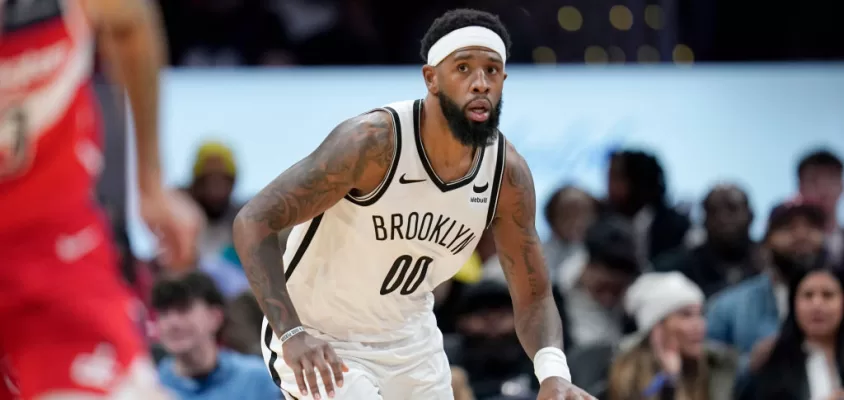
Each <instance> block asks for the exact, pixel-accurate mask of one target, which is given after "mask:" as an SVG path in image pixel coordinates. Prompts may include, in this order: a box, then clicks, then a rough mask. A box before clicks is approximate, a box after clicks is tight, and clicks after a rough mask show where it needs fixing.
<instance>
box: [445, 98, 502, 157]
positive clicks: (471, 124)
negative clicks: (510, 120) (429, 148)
mask: <svg viewBox="0 0 844 400" xmlns="http://www.w3.org/2000/svg"><path fill="white" fill-rule="evenodd" d="M437 98H438V99H439V100H440V109H441V110H442V113H443V116H444V117H445V120H446V122H448V127H449V129H451V133H452V134H453V135H454V137H455V138H457V140H458V141H459V142H460V143H462V144H463V145H466V146H472V147H486V146H488V145H490V144H492V141H493V140H495V137H496V135H498V119H499V118H500V117H501V105H502V103H503V101H501V100H498V104H497V105H496V106H495V107H494V108H493V109H492V110H490V112H489V119H487V120H486V121H484V122H475V121H472V120H470V119H469V118H467V117H466V111H467V110H466V109H465V108H460V106H459V105H457V103H455V102H454V101H452V100H451V99H450V98H449V97H448V96H446V95H445V93H443V92H440V93H439V94H437Z"/></svg>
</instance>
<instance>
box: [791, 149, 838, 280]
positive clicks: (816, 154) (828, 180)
mask: <svg viewBox="0 0 844 400" xmlns="http://www.w3.org/2000/svg"><path fill="white" fill-rule="evenodd" d="M842 172H844V164H842V163H841V159H839V158H838V157H836V156H835V154H832V152H830V151H828V150H817V151H813V152H811V153H809V154H808V155H806V156H805V157H803V159H802V160H801V161H800V163H799V164H798V166H797V179H798V181H799V184H800V194H801V195H802V196H803V197H805V198H806V200H807V201H809V202H812V203H815V204H817V205H818V206H819V207H820V208H821V209H822V210H823V211H824V213H826V226H825V229H826V234H827V237H826V245H827V251H828V252H829V257H830V262H832V263H834V264H836V265H842V264H844V229H843V228H842V227H841V226H839V225H838V201H839V200H840V199H841V191H842Z"/></svg>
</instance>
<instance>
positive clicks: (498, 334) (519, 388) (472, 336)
mask: <svg viewBox="0 0 844 400" xmlns="http://www.w3.org/2000/svg"><path fill="white" fill-rule="evenodd" d="M457 315H458V317H457V332H458V334H457V335H449V337H448V338H446V340H445V345H444V347H445V350H446V354H447V355H448V359H449V361H450V362H451V364H452V365H453V366H456V367H460V368H462V369H463V370H464V371H465V372H466V374H467V376H468V379H469V386H470V387H471V388H472V391H473V392H474V393H475V396H477V397H478V398H479V399H487V398H493V397H497V396H503V395H506V396H524V395H533V398H536V394H535V393H534V392H533V389H532V388H531V384H532V383H533V381H535V380H536V378H535V377H534V374H533V365H532V364H531V361H530V359H529V358H528V357H525V352H524V350H523V349H522V346H521V344H520V343H519V338H518V337H517V336H516V323H515V318H514V316H513V305H512V302H511V299H510V293H509V291H508V290H507V286H506V285H503V284H501V283H498V282H495V281H481V282H480V283H478V284H475V285H473V286H469V287H467V289H466V292H465V293H464V294H463V296H462V298H461V301H460V303H459V304H458V306H457ZM537 386H538V385H537Z"/></svg>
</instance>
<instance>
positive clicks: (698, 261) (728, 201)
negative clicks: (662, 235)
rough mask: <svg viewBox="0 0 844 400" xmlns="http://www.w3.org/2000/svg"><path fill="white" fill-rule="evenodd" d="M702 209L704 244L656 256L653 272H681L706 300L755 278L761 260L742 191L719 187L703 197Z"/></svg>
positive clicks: (750, 213) (734, 188)
mask: <svg viewBox="0 0 844 400" xmlns="http://www.w3.org/2000/svg"><path fill="white" fill-rule="evenodd" d="M703 210H704V212H705V213H706V218H705V220H704V226H705V228H706V239H705V241H704V243H702V244H700V245H697V246H695V247H694V248H691V249H687V248H684V247H681V248H678V249H675V250H674V251H671V252H670V253H667V254H665V255H663V256H662V257H659V258H658V259H657V260H656V261H655V262H654V270H655V271H658V272H668V271H679V272H682V273H683V274H684V275H686V276H687V277H688V278H689V279H691V280H692V282H694V283H696V284H697V285H698V286H700V288H701V290H703V294H704V295H706V297H709V296H712V295H713V294H715V293H716V292H719V291H721V290H722V289H724V288H726V287H727V286H731V285H734V284H736V283H738V282H740V281H742V280H744V279H747V278H749V277H751V276H755V275H757V274H758V273H759V272H760V270H761V269H762V268H763V264H764V261H763V260H762V254H761V250H760V248H759V246H758V245H757V244H756V243H754V242H753V240H752V239H751V238H750V224H751V222H753V211H751V210H750V202H749V201H748V199H747V194H746V193H745V192H744V191H743V190H741V189H740V188H738V187H737V186H735V185H718V186H716V187H714V188H713V189H712V190H711V191H710V192H709V194H707V195H706V198H705V199H704V200H703Z"/></svg>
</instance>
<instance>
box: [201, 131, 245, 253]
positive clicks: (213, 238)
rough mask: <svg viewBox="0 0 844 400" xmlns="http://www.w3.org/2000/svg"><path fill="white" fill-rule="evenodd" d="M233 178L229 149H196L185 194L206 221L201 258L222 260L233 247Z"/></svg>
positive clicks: (220, 146)
mask: <svg viewBox="0 0 844 400" xmlns="http://www.w3.org/2000/svg"><path fill="white" fill-rule="evenodd" d="M236 178H237V165H236V164H235V159H234V153H233V152H232V150H231V149H230V148H229V147H227V146H226V145H224V144H222V143H218V142H205V143H203V144H202V145H201V146H200V147H199V149H198V150H197V152H196V159H195V160H194V164H193V180H192V181H191V184H190V187H189V188H188V193H189V194H190V196H191V197H192V198H193V199H194V200H195V201H196V202H197V203H198V204H199V206H200V207H201V209H202V211H203V212H204V214H205V218H206V220H207V221H206V222H207V224H206V226H205V229H204V230H203V232H202V234H201V235H200V238H199V252H200V254H201V255H202V256H222V252H223V250H224V249H225V248H226V247H227V246H229V245H231V244H232V223H233V222H234V217H235V216H236V215H237V211H238V210H239V208H240V205H238V204H235V203H234V202H233V201H232V193H233V191H234V184H235V182H236V181H235V179H236Z"/></svg>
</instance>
